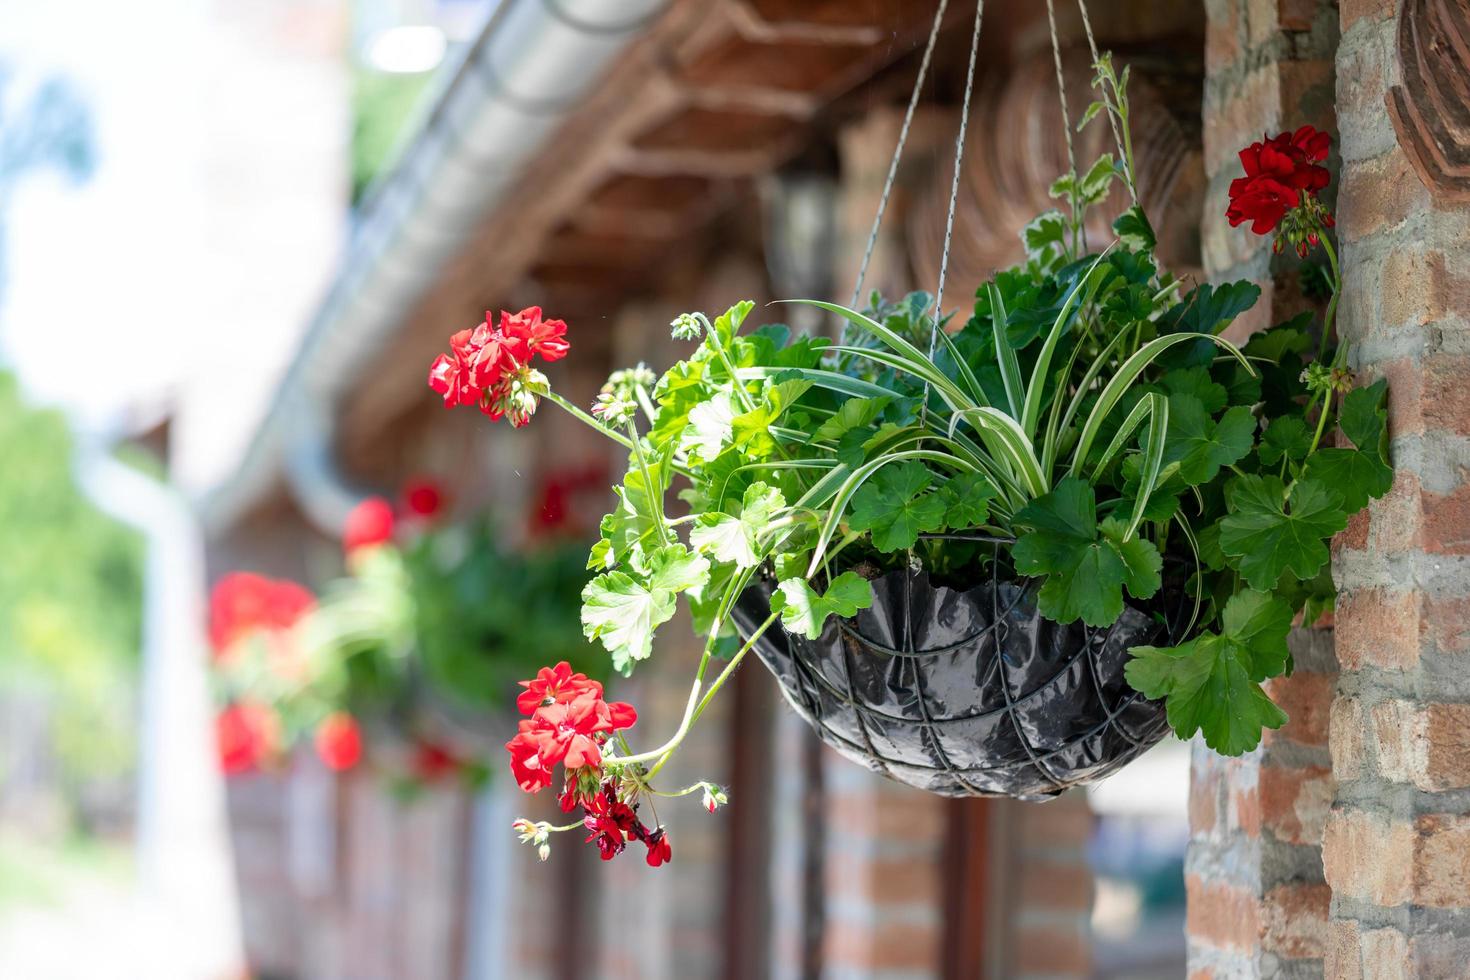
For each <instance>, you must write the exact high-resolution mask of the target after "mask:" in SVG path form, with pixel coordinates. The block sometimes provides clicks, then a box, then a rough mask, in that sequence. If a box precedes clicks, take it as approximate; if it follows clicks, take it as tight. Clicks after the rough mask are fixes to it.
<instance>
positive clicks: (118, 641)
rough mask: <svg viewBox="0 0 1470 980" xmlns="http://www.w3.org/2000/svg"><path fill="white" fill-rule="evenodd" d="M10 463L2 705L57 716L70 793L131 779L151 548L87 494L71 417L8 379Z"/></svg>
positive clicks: (2, 563)
mask: <svg viewBox="0 0 1470 980" xmlns="http://www.w3.org/2000/svg"><path fill="white" fill-rule="evenodd" d="M0 461H3V462H0V466H3V469H4V476H3V479H0V528H3V531H0V542H3V543H0V700H10V699H20V700H36V701H39V702H40V703H41V704H44V705H46V706H47V709H48V712H49V714H50V725H51V731H50V741H51V744H52V746H53V747H54V749H55V751H56V753H57V761H58V762H59V764H60V768H61V773H62V779H63V782H64V783H65V785H66V788H67V789H69V790H71V789H76V788H78V787H79V786H81V785H82V784H84V783H85V782H86V781H88V780H91V779H108V778H116V777H119V776H122V775H124V774H125V773H126V772H127V771H128V770H129V769H130V768H131V765H132V758H133V755H132V746H133V744H134V738H133V727H134V723H135V720H134V718H133V716H132V706H133V704H134V701H133V691H134V686H135V683H136V673H137V664H138V650H139V641H140V633H141V616H142V594H143V542H142V540H141V539H140V538H139V537H138V536H137V535H135V534H134V533H133V532H131V531H130V530H128V529H126V528H124V527H123V526H122V525H120V524H118V523H116V522H115V521H113V520H111V519H110V518H108V517H106V516H104V515H103V514H101V513H100V512H99V511H97V510H96V508H95V507H94V506H93V505H92V504H91V503H90V502H89V501H88V500H87V499H86V498H85V497H84V496H83V495H82V493H81V491H80V490H79V489H78V488H77V486H76V483H75V481H74V479H73V476H72V446H71V436H70V433H69V432H68V430H67V426H66V423H65V421H64V420H63V418H62V417H61V415H59V414H58V413H55V412H49V411H39V410H35V409H31V408H28V407H26V406H25V405H24V403H23V402H22V400H21V396H20V393H19V391H18V389H17V386H16V383H15V381H14V379H13V378H12V377H11V376H10V375H8V374H4V373H0ZM6 765H7V760H6V758H5V753H4V747H3V746H0V768H4V767H5V766H6Z"/></svg>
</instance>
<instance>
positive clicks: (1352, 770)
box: [1331, 697, 1366, 782]
mask: <svg viewBox="0 0 1470 980" xmlns="http://www.w3.org/2000/svg"><path fill="white" fill-rule="evenodd" d="M1365 724H1366V718H1365V717H1364V710H1363V702H1362V701H1360V700H1359V699H1357V698H1350V697H1339V698H1337V699H1336V700H1334V701H1333V702H1332V735H1331V748H1332V773H1333V775H1334V776H1335V777H1336V778H1337V780H1338V782H1347V781H1348V780H1352V779H1357V778H1358V777H1359V776H1361V775H1362V774H1363V772H1364V769H1365V767H1366V761H1365V759H1364V751H1365V745H1364V725H1365Z"/></svg>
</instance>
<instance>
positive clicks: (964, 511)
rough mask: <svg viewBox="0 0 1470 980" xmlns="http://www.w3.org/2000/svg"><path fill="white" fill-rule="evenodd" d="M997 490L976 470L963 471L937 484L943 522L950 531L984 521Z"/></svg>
mask: <svg viewBox="0 0 1470 980" xmlns="http://www.w3.org/2000/svg"><path fill="white" fill-rule="evenodd" d="M997 492H998V491H997V490H996V489H995V487H994V486H992V485H991V483H990V481H989V480H987V479H985V477H983V476H981V475H980V474H979V473H962V474H960V475H959V476H956V477H954V478H953V479H951V480H946V481H945V483H944V486H942V487H940V488H939V496H940V499H941V500H943V501H944V526H945V527H947V528H949V529H950V530H951V531H968V530H970V529H971V528H976V527H979V526H980V525H981V524H984V523H985V521H986V519H987V518H988V517H989V516H990V502H991V501H992V500H994V499H995V497H996V494H997Z"/></svg>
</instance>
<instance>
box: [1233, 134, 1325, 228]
mask: <svg viewBox="0 0 1470 980" xmlns="http://www.w3.org/2000/svg"><path fill="white" fill-rule="evenodd" d="M1330 145H1331V138H1330V137H1329V136H1328V135H1327V134H1326V133H1323V132H1320V131H1318V130H1316V129H1314V128H1313V127H1311V126H1302V127H1301V128H1300V129H1298V130H1297V131H1296V132H1294V133H1278V134H1277V135H1275V136H1270V137H1266V138H1264V139H1262V140H1261V141H1260V142H1257V143H1252V144H1251V145H1250V146H1248V147H1246V148H1245V149H1243V150H1241V151H1240V163H1241V166H1242V167H1244V168H1245V176H1244V177H1238V178H1236V179H1235V180H1233V181H1231V182H1230V207H1229V209H1228V210H1227V211H1226V212H1225V216H1226V217H1227V218H1229V219H1230V224H1231V225H1232V226H1237V225H1240V224H1242V223H1243V222H1246V221H1249V222H1251V231H1252V232H1254V233H1255V234H1257V235H1265V234H1268V233H1270V232H1272V231H1275V230H1276V227H1277V226H1278V225H1279V224H1280V223H1281V220H1282V218H1284V217H1285V216H1286V215H1287V213H1288V212H1290V211H1292V210H1294V209H1295V208H1297V207H1299V206H1300V205H1301V204H1302V203H1303V200H1304V199H1305V198H1306V197H1308V196H1310V197H1315V196H1316V194H1317V192H1318V191H1320V190H1322V189H1323V188H1324V187H1326V186H1327V184H1328V183H1329V181H1330V180H1331V174H1329V173H1328V171H1327V168H1326V167H1321V166H1318V165H1317V164H1318V163H1319V162H1320V161H1322V160H1325V159H1326V158H1327V151H1328V148H1329V147H1330Z"/></svg>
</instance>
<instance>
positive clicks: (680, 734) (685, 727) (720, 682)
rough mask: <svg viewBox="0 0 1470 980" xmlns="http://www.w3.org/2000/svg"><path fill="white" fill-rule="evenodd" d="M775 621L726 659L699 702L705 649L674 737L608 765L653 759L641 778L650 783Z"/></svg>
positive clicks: (706, 660) (764, 625) (769, 621)
mask: <svg viewBox="0 0 1470 980" xmlns="http://www.w3.org/2000/svg"><path fill="white" fill-rule="evenodd" d="M775 621H776V614H775V613H772V614H771V616H770V618H769V619H767V620H766V621H765V622H764V623H762V624H761V625H760V627H759V628H758V629H757V630H756V631H755V632H754V633H752V634H751V635H750V639H749V640H746V641H745V645H744V646H742V647H741V648H740V652H739V653H737V654H735V656H733V657H731V658H730V662H729V663H728V664H726V665H725V669H724V670H723V671H721V672H720V676H719V677H717V678H715V681H714V683H713V684H711V685H710V689H709V691H708V692H705V693H704V697H703V699H701V698H700V694H701V692H702V691H703V684H702V682H703V680H704V671H705V668H706V667H707V666H708V664H709V661H710V653H709V649H708V648H706V649H705V652H704V654H703V655H702V656H701V657H700V658H699V669H698V670H697V671H696V672H695V676H694V688H693V690H691V691H690V692H689V702H688V703H687V704H686V705H685V706H684V718H683V720H682V721H680V722H679V728H678V730H677V731H675V732H674V737H673V738H671V739H669V740H668V741H667V742H665V743H664V744H663V745H660V746H659V747H658V748H656V749H653V750H651V751H649V752H640V753H639V754H638V755H629V756H620V757H617V758H615V759H612V760H611V761H613V762H616V763H618V764H620V765H625V766H626V765H632V764H635V763H639V762H652V761H653V760H654V759H657V760H659V761H658V763H657V764H656V765H655V766H654V767H653V768H652V769H650V770H649V772H648V775H647V776H646V777H644V778H645V779H652V778H653V775H654V773H656V772H658V770H659V769H660V768H662V766H663V764H664V762H665V761H667V759H668V757H669V756H670V755H671V754H672V753H673V751H674V750H675V749H677V748H678V747H679V744H680V743H681V742H683V741H684V738H685V736H687V735H688V734H689V729H690V728H691V727H693V725H694V720H695V719H696V718H698V717H699V715H700V714H701V713H702V712H703V711H704V709H705V707H706V706H707V705H708V704H709V701H710V699H711V698H713V697H714V696H715V694H716V693H717V692H718V691H719V690H720V688H721V687H723V686H724V683H725V681H726V680H728V679H729V677H730V673H731V672H732V671H733V670H734V669H735V667H736V666H737V665H738V664H739V663H740V661H741V659H742V658H744V656H745V655H746V654H747V653H748V652H750V649H751V648H752V647H753V646H755V641H756V640H758V639H760V638H761V635H762V634H764V633H765V631H766V630H767V629H769V628H770V627H771V624H772V623H774V622H775Z"/></svg>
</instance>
